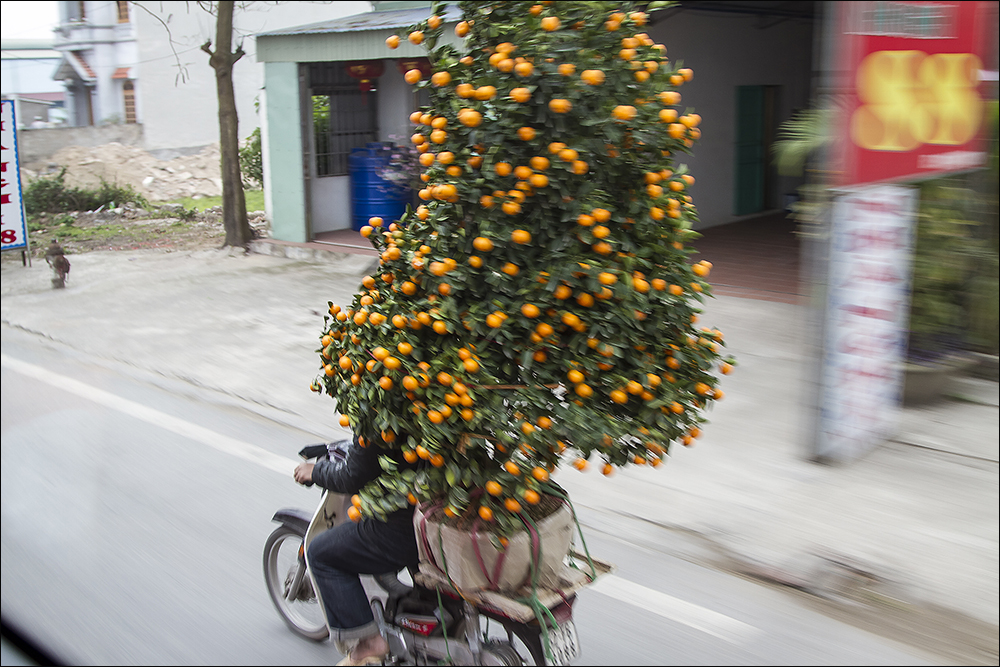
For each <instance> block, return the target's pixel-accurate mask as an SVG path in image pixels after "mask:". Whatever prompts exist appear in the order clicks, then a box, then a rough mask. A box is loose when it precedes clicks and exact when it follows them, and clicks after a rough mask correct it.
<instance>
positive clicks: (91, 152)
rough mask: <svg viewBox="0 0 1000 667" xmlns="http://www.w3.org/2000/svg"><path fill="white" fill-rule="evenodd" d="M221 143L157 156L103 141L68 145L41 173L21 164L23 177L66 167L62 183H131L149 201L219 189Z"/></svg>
mask: <svg viewBox="0 0 1000 667" xmlns="http://www.w3.org/2000/svg"><path fill="white" fill-rule="evenodd" d="M219 164H220V156H219V147H218V146H217V145H215V144H213V145H211V146H206V147H205V148H204V149H202V151H201V152H200V153H197V154H195V155H186V156H181V157H176V158H173V159H172V160H159V159H157V158H155V157H153V156H152V155H150V154H149V153H147V152H146V151H144V150H142V149H141V148H137V147H135V146H125V145H123V144H119V143H110V144H105V145H103V146H94V147H89V148H87V147H82V146H67V147H65V148H61V149H60V150H59V151H57V152H56V153H55V154H54V155H53V156H52V158H51V159H50V160H49V164H48V167H47V168H46V169H45V170H44V171H42V172H33V171H30V170H27V169H22V178H23V179H24V180H25V182H27V181H30V180H32V179H34V178H37V177H38V176H45V175H49V174H53V173H58V171H59V170H60V169H61V168H63V167H65V168H66V184H67V185H72V186H86V187H93V186H97V185H100V183H101V180H102V179H103V180H105V181H107V182H109V183H118V184H126V183H127V184H129V185H131V186H132V187H133V188H134V189H135V190H136V192H138V193H140V194H142V195H143V196H144V197H146V198H147V199H149V200H150V201H170V200H174V199H179V198H182V197H194V198H199V197H215V196H219V195H221V194H222V178H221V175H220V171H219Z"/></svg>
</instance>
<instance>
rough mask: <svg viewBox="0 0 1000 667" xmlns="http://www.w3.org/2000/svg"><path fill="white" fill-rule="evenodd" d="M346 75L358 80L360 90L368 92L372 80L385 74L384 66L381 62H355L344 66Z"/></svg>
mask: <svg viewBox="0 0 1000 667" xmlns="http://www.w3.org/2000/svg"><path fill="white" fill-rule="evenodd" d="M344 67H345V68H346V69H347V75H348V76H350V77H351V78H353V79H360V80H361V84H360V86H359V87H360V89H361V90H362V91H363V92H366V93H367V92H368V91H369V90H371V89H372V79H377V78H379V77H380V76H382V73H383V72H385V64H384V63H383V62H382V61H381V60H355V61H353V62H349V63H347V64H346V65H345V66H344Z"/></svg>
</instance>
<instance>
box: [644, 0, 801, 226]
mask: <svg viewBox="0 0 1000 667" xmlns="http://www.w3.org/2000/svg"><path fill="white" fill-rule="evenodd" d="M669 11H670V10H667V12H669ZM769 21H771V22H773V19H769ZM757 23H758V19H757V18H756V17H753V16H744V15H739V14H724V13H717V12H694V11H690V10H684V11H681V12H679V13H677V14H674V15H672V16H668V18H666V19H665V20H663V21H662V22H660V23H658V24H656V25H654V26H652V27H651V28H650V30H649V31H648V32H649V36H650V37H651V38H652V39H654V40H656V41H657V42H661V43H663V44H664V45H665V46H666V47H667V56H668V57H669V58H670V59H671V60H672V61H674V62H676V61H681V60H683V61H684V66H685V67H691V68H692V69H693V70H694V79H693V80H692V81H690V82H688V83H685V84H684V86H682V87H681V89H680V93H681V95H682V102H681V111H682V112H683V108H684V107H686V106H687V107H690V108H692V109H693V110H694V111H696V112H697V113H698V114H700V115H701V116H702V119H703V120H702V123H701V126H700V127H701V130H702V138H701V140H700V141H699V142H698V143H696V144H695V146H694V149H693V150H694V153H695V154H694V155H693V156H688V155H682V156H679V161H680V162H682V163H687V164H688V165H689V167H690V168H691V173H692V174H693V175H694V177H695V179H696V183H695V185H694V186H693V187H692V190H691V193H692V196H693V197H694V203H695V205H696V206H697V207H698V213H699V216H700V219H701V222H700V224H699V225H698V226H697V228H698V229H705V228H708V227H713V226H715V225H720V224H725V223H727V222H733V221H735V220H737V219H738V218H737V217H736V216H734V215H733V188H734V182H735V179H734V171H735V150H734V147H735V141H736V131H735V130H736V97H735V94H736V87H737V86H752V85H777V86H781V88H780V91H779V95H778V100H777V108H776V116H777V117H776V125H778V124H780V123H782V122H784V121H785V120H787V119H788V118H789V117H790V116H791V114H792V111H793V109H796V108H799V107H805V106H807V105H808V103H809V95H810V92H811V91H810V80H811V79H810V76H811V66H812V48H813V47H812V43H813V26H812V23H811V22H805V21H784V22H781V23H778V24H776V25H773V26H771V27H769V28H766V29H758V28H757V27H756V25H757ZM771 174H772V175H773V177H774V179H773V182H772V192H771V193H770V195H771V200H772V201H774V202H776V203H777V205H778V207H780V206H781V205H782V204H783V200H782V197H781V195H783V194H784V193H786V192H794V191H795V189H796V187H797V184H798V183H800V182H801V179H793V178H788V177H780V178H779V177H777V175H776V172H775V171H774V169H773V167H772V168H771Z"/></svg>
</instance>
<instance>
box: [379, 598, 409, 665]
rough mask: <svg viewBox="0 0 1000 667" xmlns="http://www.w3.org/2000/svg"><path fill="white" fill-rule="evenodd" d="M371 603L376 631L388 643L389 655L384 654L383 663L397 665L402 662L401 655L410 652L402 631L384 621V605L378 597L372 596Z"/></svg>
mask: <svg viewBox="0 0 1000 667" xmlns="http://www.w3.org/2000/svg"><path fill="white" fill-rule="evenodd" d="M371 605H372V614H373V615H374V616H375V624H376V625H377V626H378V631H379V632H380V633H381V634H382V636H383V637H385V641H386V642H387V643H388V644H389V655H388V656H386V659H385V661H384V663H383V664H386V665H399V664H401V663H402V660H403V657H404V656H406V655H409V653H410V650H409V649H408V648H407V646H406V640H405V639H404V638H403V631H402V630H400V629H399V628H396V627H393V626H390V625H389V624H388V623H387V622H386V620H385V607H383V606H382V600H381V599H380V598H374V599H373V600H372V601H371Z"/></svg>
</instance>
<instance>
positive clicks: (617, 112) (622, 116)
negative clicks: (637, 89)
mask: <svg viewBox="0 0 1000 667" xmlns="http://www.w3.org/2000/svg"><path fill="white" fill-rule="evenodd" d="M635 114H636V109H635V107H633V106H630V105H627V104H621V105H618V106H616V107H615V108H614V109H613V110H612V111H611V115H612V116H614V117H615V118H617V119H618V120H632V119H633V118H635Z"/></svg>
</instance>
